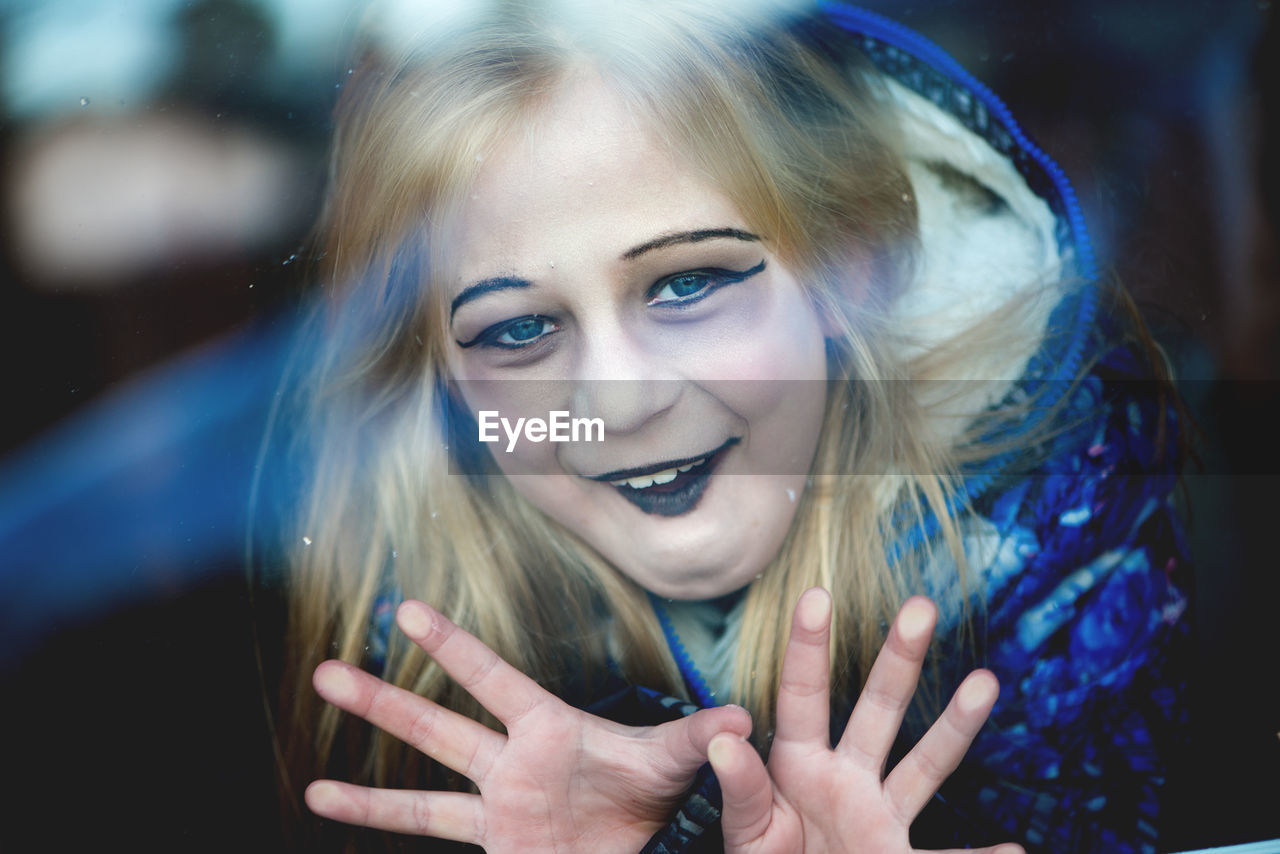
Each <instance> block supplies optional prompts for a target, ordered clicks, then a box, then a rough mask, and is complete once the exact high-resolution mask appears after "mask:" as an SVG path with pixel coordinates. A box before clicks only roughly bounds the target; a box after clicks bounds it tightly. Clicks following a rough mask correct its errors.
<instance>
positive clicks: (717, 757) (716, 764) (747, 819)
mask: <svg viewBox="0 0 1280 854" xmlns="http://www.w3.org/2000/svg"><path fill="white" fill-rule="evenodd" d="M707 755H708V758H709V759H710V761H711V769H712V770H713V771H715V772H716V778H717V779H718V780H719V781H720V794H721V796H722V797H723V800H724V812H723V814H722V815H721V817H720V828H721V830H722V831H723V832H724V845H725V851H726V852H727V851H731V850H734V849H737V848H741V847H745V846H747V845H751V844H753V843H755V842H758V841H759V840H760V839H761V837H763V836H764V834H765V831H767V830H768V829H769V824H770V822H771V821H772V819H773V782H772V780H770V778H769V772H768V771H767V770H766V769H765V767H764V763H763V762H762V761H761V760H760V756H759V755H758V754H757V753H756V751H755V748H753V747H752V746H751V745H750V744H749V743H748V742H747V741H745V740H743V739H741V738H738V737H735V736H732V735H718V736H716V737H715V738H713V739H712V740H711V744H710V749H709V750H708V751H707Z"/></svg>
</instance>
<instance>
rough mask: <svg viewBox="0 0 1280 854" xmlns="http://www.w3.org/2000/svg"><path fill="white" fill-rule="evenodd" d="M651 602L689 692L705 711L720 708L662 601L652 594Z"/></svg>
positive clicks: (650, 595)
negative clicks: (677, 632) (691, 692)
mask: <svg viewBox="0 0 1280 854" xmlns="http://www.w3.org/2000/svg"><path fill="white" fill-rule="evenodd" d="M649 602H650V603H652V605H653V612H654V613H655V614H657V615H658V623H659V624H661V626H662V634H663V635H665V636H666V638H667V647H668V648H669V649H670V650H671V655H672V656H673V657H674V658H675V660H676V667H678V668H679V669H680V675H681V676H682V677H684V681H685V684H687V685H688V686H689V690H691V691H693V698H694V699H695V700H697V701H698V705H699V706H701V707H702V708H704V709H710V708H713V707H715V706H718V705H719V703H717V702H716V701H715V699H714V698H713V697H712V695H711V689H710V688H708V687H707V680H705V679H703V678H702V674H701V673H699V672H698V668H697V667H696V666H695V665H694V663H693V658H692V657H691V656H690V655H689V651H688V650H687V649H685V648H684V643H682V642H681V640H680V635H678V634H676V627H675V625H674V624H672V622H671V615H670V614H668V613H667V609H666V608H664V607H662V601H661V600H660V599H659V598H658V597H657V596H654V595H653V594H652V593H650V594H649Z"/></svg>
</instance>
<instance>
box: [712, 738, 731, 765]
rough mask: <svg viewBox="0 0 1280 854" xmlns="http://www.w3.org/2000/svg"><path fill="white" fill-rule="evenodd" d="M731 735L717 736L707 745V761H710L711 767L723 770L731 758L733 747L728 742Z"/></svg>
mask: <svg viewBox="0 0 1280 854" xmlns="http://www.w3.org/2000/svg"><path fill="white" fill-rule="evenodd" d="M732 738H733V736H731V735H717V736H716V737H715V738H713V739H711V743H710V744H708V745H707V759H709V760H710V761H711V764H712V766H719V767H720V768H724V767H725V766H726V765H728V763H729V760H730V759H732V758H733V745H732V744H731V743H730V740H731V739H732Z"/></svg>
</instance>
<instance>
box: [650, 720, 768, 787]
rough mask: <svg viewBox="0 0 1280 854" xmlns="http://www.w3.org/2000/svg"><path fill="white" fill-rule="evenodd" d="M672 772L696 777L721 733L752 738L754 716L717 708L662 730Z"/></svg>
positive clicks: (677, 775) (677, 721) (674, 723)
mask: <svg viewBox="0 0 1280 854" xmlns="http://www.w3.org/2000/svg"><path fill="white" fill-rule="evenodd" d="M659 732H661V733H662V744H663V747H664V748H665V753H666V759H667V761H669V762H670V763H671V766H670V772H671V774H672V775H673V776H676V777H685V776H688V777H692V776H693V774H694V772H695V771H697V770H698V769H699V768H700V767H702V765H703V764H704V763H705V762H706V761H707V751H708V749H709V748H710V745H711V740H712V739H714V738H715V737H716V736H717V735H720V734H721V733H728V734H730V735H732V736H734V737H736V738H739V739H741V738H746V737H747V736H748V735H750V734H751V715H749V714H747V710H746V709H744V708H742V707H741V706H717V707H715V708H714V709H701V710H699V711H696V712H694V713H693V714H691V715H689V716H687V717H683V718H680V719H679V720H675V721H671V722H669V723H665V724H663V725H662V726H661V727H659Z"/></svg>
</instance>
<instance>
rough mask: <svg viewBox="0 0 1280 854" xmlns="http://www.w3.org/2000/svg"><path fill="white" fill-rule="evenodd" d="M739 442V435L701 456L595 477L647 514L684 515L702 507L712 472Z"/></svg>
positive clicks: (593, 478)
mask: <svg viewBox="0 0 1280 854" xmlns="http://www.w3.org/2000/svg"><path fill="white" fill-rule="evenodd" d="M736 444H738V439H737V438H736V437H735V438H732V439H729V440H728V441H726V442H725V443H724V444H723V445H721V446H720V447H719V448H716V449H715V450H714V451H711V452H710V453H707V454H703V455H702V456H699V457H689V458H687V459H683V460H668V461H665V462H661V463H656V464H654V465H651V466H644V467H641V468H634V469H620V470H618V471H612V472H607V473H605V474H602V475H597V476H595V477H592V478H591V480H595V481H601V482H604V483H608V484H609V485H610V486H612V487H614V488H615V489H617V490H618V492H619V494H621V495H622V497H623V498H625V499H627V500H628V501H630V502H631V503H632V504H634V505H636V506H637V507H639V508H640V509H641V510H643V511H644V512H645V513H651V514H653V515H655V516H680V515H682V514H684V513H688V512H689V511H690V510H692V509H693V508H694V507H697V506H698V502H699V501H700V500H701V499H702V494H703V492H704V491H705V490H706V488H707V482H708V481H709V480H710V479H711V474H712V472H714V471H715V469H716V466H718V465H719V464H720V461H721V460H722V459H724V455H725V454H726V453H727V452H728V450H729V449H730V448H732V447H733V446H734V445H736Z"/></svg>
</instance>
